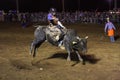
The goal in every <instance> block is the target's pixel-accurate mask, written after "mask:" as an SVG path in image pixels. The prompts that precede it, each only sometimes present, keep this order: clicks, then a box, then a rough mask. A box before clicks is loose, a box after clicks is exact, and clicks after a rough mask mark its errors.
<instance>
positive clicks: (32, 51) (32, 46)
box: [30, 39, 45, 57]
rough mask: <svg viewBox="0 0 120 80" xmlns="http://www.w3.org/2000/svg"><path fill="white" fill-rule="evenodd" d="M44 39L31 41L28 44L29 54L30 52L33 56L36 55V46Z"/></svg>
mask: <svg viewBox="0 0 120 80" xmlns="http://www.w3.org/2000/svg"><path fill="white" fill-rule="evenodd" d="M44 41H45V40H37V39H34V40H33V42H32V43H31V46H30V52H31V53H30V54H32V56H33V57H35V55H36V50H37V49H38V47H40V45H41V44H42V43H43V42H44Z"/></svg>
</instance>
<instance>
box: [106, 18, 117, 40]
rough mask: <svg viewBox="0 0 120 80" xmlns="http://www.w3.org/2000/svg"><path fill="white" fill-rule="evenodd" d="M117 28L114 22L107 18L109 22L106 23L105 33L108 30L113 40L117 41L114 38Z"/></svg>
mask: <svg viewBox="0 0 120 80" xmlns="http://www.w3.org/2000/svg"><path fill="white" fill-rule="evenodd" d="M115 30H116V28H115V26H114V25H113V23H112V22H110V19H109V18H107V23H106V24H105V28H104V31H105V33H106V32H107V34H108V36H109V37H110V41H111V42H115V38H114V35H115V32H114V31H115Z"/></svg>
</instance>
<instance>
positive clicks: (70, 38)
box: [30, 25, 88, 62]
mask: <svg viewBox="0 0 120 80" xmlns="http://www.w3.org/2000/svg"><path fill="white" fill-rule="evenodd" d="M48 32H49V29H48V27H46V26H39V25H38V27H37V28H36V30H35V32H34V37H35V38H34V40H33V41H32V43H31V45H30V54H31V55H32V56H33V57H35V56H36V49H38V48H39V47H40V45H42V43H43V42H45V41H46V40H47V41H48V42H49V43H51V44H52V45H54V46H58V41H57V40H55V38H54V37H53V36H51V34H48ZM87 38H88V37H87V36H86V37H85V38H80V37H79V36H78V35H77V33H76V31H75V30H74V29H66V32H65V34H64V36H63V35H62V38H60V39H62V41H63V45H64V48H65V50H66V51H67V53H68V57H67V61H71V57H70V54H71V53H72V52H73V51H74V52H75V53H76V54H77V56H78V59H79V61H81V62H83V58H82V57H81V55H80V54H79V52H81V53H86V52H87Z"/></svg>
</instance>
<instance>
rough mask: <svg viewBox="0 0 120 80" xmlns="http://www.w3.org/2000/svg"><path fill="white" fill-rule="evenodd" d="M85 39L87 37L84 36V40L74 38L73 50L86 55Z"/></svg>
mask: <svg viewBox="0 0 120 80" xmlns="http://www.w3.org/2000/svg"><path fill="white" fill-rule="evenodd" d="M87 39H88V36H86V37H85V38H80V37H78V36H77V37H76V41H73V42H72V44H73V49H75V50H79V51H81V52H82V53H86V52H87Z"/></svg>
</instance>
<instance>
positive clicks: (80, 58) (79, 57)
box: [75, 51, 83, 62]
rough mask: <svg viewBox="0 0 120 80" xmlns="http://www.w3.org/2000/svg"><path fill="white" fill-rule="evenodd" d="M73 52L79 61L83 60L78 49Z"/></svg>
mask: <svg viewBox="0 0 120 80" xmlns="http://www.w3.org/2000/svg"><path fill="white" fill-rule="evenodd" d="M75 53H76V54H77V56H78V59H79V61H81V62H83V59H82V57H81V56H80V54H79V52H78V51H75Z"/></svg>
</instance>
